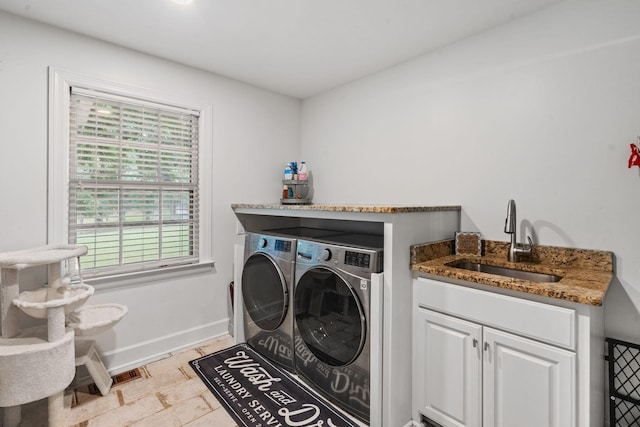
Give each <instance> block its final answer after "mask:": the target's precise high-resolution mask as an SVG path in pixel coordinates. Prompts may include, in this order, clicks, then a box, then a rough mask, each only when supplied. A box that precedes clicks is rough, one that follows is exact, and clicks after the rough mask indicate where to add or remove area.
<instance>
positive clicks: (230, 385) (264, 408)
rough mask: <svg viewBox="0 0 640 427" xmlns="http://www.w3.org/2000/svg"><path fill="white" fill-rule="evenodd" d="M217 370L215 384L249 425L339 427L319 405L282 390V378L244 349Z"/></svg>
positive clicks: (215, 368)
mask: <svg viewBox="0 0 640 427" xmlns="http://www.w3.org/2000/svg"><path fill="white" fill-rule="evenodd" d="M213 369H214V370H215V372H216V373H217V374H218V376H216V377H215V378H213V381H214V382H215V383H216V384H217V385H218V387H220V389H221V391H222V392H223V393H224V394H225V395H226V397H227V400H228V401H229V402H232V403H233V404H235V405H237V408H236V409H237V413H238V415H240V414H242V417H244V418H245V420H246V422H247V423H248V424H247V425H251V426H256V427H266V426H272V427H285V426H288V427H338V425H336V424H334V422H333V421H332V419H331V418H327V419H323V418H324V417H323V416H322V415H323V414H322V410H321V408H319V407H318V406H317V405H314V404H310V403H300V402H298V400H297V399H296V398H295V397H293V396H292V395H291V394H290V393H287V391H285V390H284V389H283V388H282V387H280V382H281V381H282V379H281V378H279V377H277V376H274V375H272V374H271V373H269V371H268V370H267V369H265V368H264V367H262V366H261V364H260V363H258V362H257V361H256V360H254V359H253V358H251V356H249V355H248V354H247V353H246V352H245V351H243V350H239V351H237V352H236V353H235V355H234V356H232V357H228V358H226V359H224V361H223V363H221V364H219V365H217V366H215V367H214V368H213ZM243 384H244V385H243ZM265 398H266V399H265ZM269 401H270V402H269ZM271 402H272V403H273V404H275V405H276V406H273V405H272V404H271Z"/></svg>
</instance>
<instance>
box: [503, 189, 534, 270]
mask: <svg viewBox="0 0 640 427" xmlns="http://www.w3.org/2000/svg"><path fill="white" fill-rule="evenodd" d="M516 228H517V222H516V202H515V201H514V200H509V204H508V205H507V219H506V220H505V222H504V232H505V233H507V234H511V245H510V246H509V261H510V262H518V255H531V253H532V251H533V241H532V240H531V237H529V236H527V239H528V240H529V244H526V243H524V244H522V243H517V241H516V240H517V239H516Z"/></svg>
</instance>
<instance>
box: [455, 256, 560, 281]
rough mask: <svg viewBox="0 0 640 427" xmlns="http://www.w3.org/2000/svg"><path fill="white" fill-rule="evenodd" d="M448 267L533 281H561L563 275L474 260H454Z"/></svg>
mask: <svg viewBox="0 0 640 427" xmlns="http://www.w3.org/2000/svg"><path fill="white" fill-rule="evenodd" d="M446 265H447V266H448V267H453V268H461V269H463V270H469V271H477V272H478V273H488V274H496V275H498V276H506V277H512V278H514V279H522V280H530V281H532V282H559V281H560V280H562V277H560V276H556V275H555V274H545V273H536V272H533V271H525V270H516V269H514V268H507V267H498V266H496V265H489V264H481V263H479V262H472V261H454V262H450V263H448V264H446Z"/></svg>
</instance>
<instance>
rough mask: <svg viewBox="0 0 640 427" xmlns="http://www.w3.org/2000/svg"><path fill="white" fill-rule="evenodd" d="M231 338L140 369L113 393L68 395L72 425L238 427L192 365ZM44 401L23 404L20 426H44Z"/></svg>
mask: <svg viewBox="0 0 640 427" xmlns="http://www.w3.org/2000/svg"><path fill="white" fill-rule="evenodd" d="M233 344H234V343H233V338H231V337H230V336H229V335H225V336H222V337H220V338H216V339H214V340H211V341H207V342H205V343H202V344H200V345H198V346H197V347H195V348H191V349H188V350H183V351H179V352H176V353H172V354H170V355H169V357H167V358H164V359H161V360H159V361H156V362H153V363H150V364H148V365H145V366H143V367H141V368H140V371H141V374H142V378H137V379H134V380H132V381H129V382H125V383H122V384H117V385H115V386H113V387H112V388H111V390H110V391H109V394H107V395H106V396H102V395H100V394H98V395H95V394H90V393H89V389H88V387H83V388H80V389H77V390H75V391H68V392H67V393H66V396H65V416H66V423H65V425H66V426H69V427H128V426H132V427H133V426H135V427H146V426H152V427H164V426H167V427H174V426H175V427H178V426H187V427H200V426H202V427H205V426H206V427H237V426H236V423H235V422H234V421H233V420H232V419H231V417H230V416H229V415H228V414H227V412H226V411H225V409H224V408H222V407H221V406H220V403H219V402H218V400H217V399H216V398H215V397H214V396H213V394H212V393H211V392H210V391H209V389H207V387H206V386H205V385H204V383H203V382H202V381H201V380H200V378H199V377H198V376H197V375H196V373H195V372H194V371H193V369H192V368H191V367H190V366H189V364H188V362H189V361H190V360H193V359H197V358H198V357H201V356H205V355H207V354H210V353H213V352H215V351H217V350H221V349H223V348H227V347H230V346H232V345H233ZM46 412H47V408H46V400H43V401H38V402H35V403H32V404H29V405H24V406H23V409H22V423H21V424H20V427H46V426H47V422H46V417H47V416H46Z"/></svg>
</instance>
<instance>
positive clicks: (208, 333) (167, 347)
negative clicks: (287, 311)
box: [100, 318, 229, 375]
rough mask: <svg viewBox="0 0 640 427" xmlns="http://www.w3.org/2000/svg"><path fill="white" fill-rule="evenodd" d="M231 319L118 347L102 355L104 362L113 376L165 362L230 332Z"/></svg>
mask: <svg viewBox="0 0 640 427" xmlns="http://www.w3.org/2000/svg"><path fill="white" fill-rule="evenodd" d="M228 325H229V319H228V318H224V319H222V320H219V321H217V322H212V323H208V324H206V325H200V326H197V327H194V328H191V329H185V330H183V331H179V332H174V333H171V334H167V335H164V336H161V337H158V338H154V339H151V340H148V341H143V342H141V343H138V344H134V345H130V346H128V347H122V348H118V349H115V350H112V351H107V352H104V353H101V354H100V358H101V359H102V362H103V363H104V365H105V366H106V367H107V370H108V371H109V374H110V375H116V374H119V373H121V372H126V371H128V370H131V369H134V368H139V367H140V366H143V365H146V364H148V363H151V362H154V361H156V360H160V359H163V358H165V357H167V356H168V355H169V353H172V352H176V351H180V350H182V349H185V348H189V347H194V346H196V345H197V344H199V343H201V342H203V341H208V340H211V339H213V338H217V337H219V336H222V335H226V334H228V333H229V331H228Z"/></svg>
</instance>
